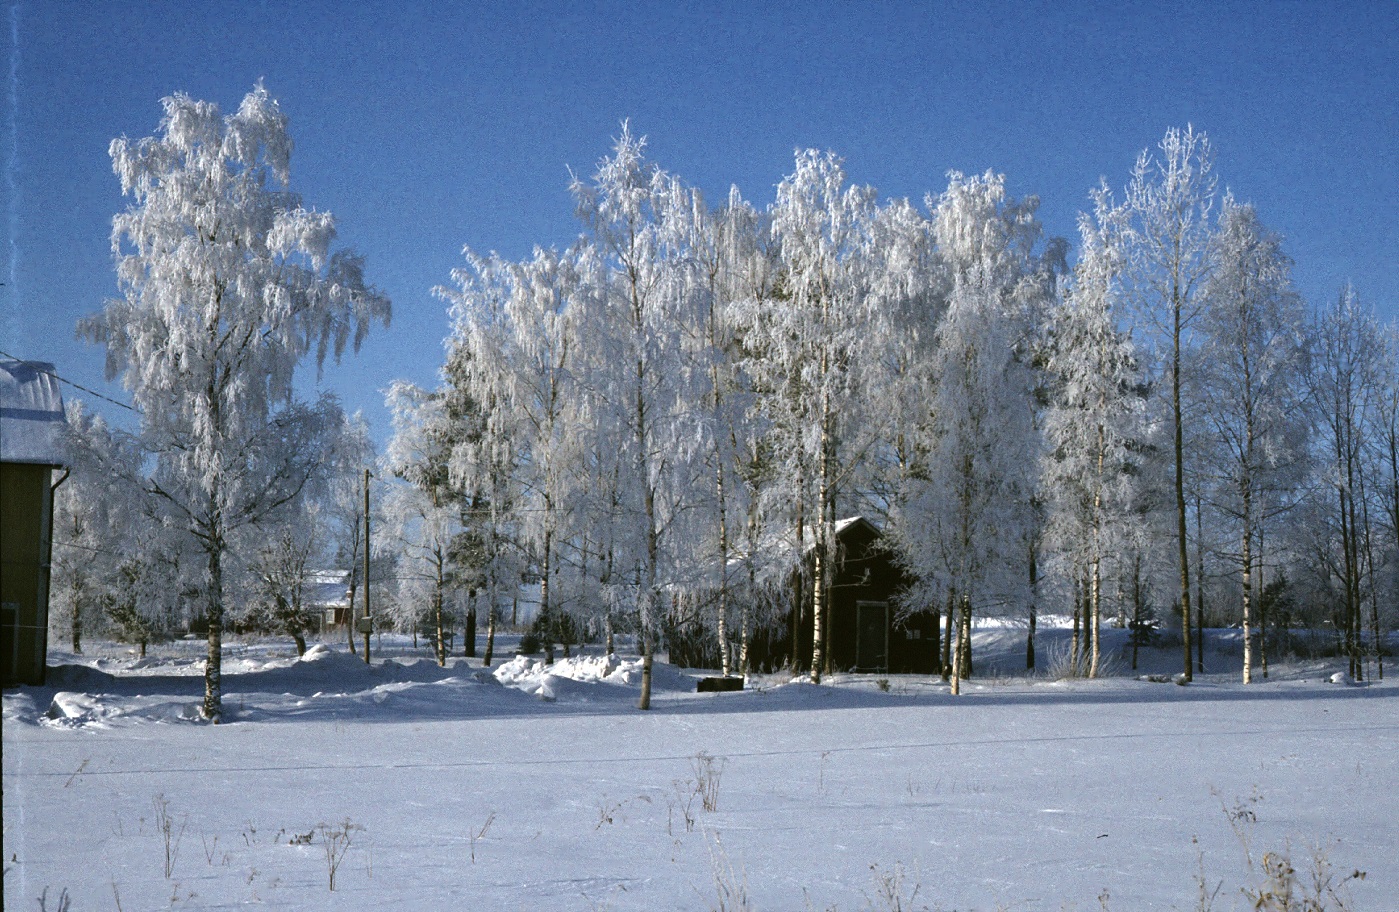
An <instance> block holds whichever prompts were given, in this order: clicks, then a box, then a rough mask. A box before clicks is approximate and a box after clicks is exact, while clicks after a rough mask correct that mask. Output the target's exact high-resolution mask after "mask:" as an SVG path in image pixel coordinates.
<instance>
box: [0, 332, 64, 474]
mask: <svg viewBox="0 0 1399 912" xmlns="http://www.w3.org/2000/svg"><path fill="white" fill-rule="evenodd" d="M66 423H67V422H66V419H65V418H64V416H63V395H62V393H60V392H59V389H58V378H57V377H55V376H54V373H53V365H52V364H49V363H48V362H45V361H17V360H15V359H13V358H3V359H0V462H23V463H29V464H31V465H53V466H56V465H62V464H63V429H64V427H65V425H66Z"/></svg>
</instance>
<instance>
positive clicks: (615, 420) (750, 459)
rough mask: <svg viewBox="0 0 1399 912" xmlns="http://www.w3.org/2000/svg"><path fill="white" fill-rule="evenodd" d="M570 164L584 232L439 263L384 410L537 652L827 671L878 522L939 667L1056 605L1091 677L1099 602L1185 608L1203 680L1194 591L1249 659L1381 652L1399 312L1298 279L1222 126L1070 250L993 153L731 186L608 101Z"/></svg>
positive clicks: (805, 167)
mask: <svg viewBox="0 0 1399 912" xmlns="http://www.w3.org/2000/svg"><path fill="white" fill-rule="evenodd" d="M571 192H572V196H573V199H574V203H575V206H576V212H577V215H578V218H579V220H580V224H581V231H580V234H579V236H578V238H577V240H576V241H575V243H574V244H573V245H572V246H571V247H569V248H568V249H567V250H565V251H558V250H554V249H542V248H540V249H536V250H535V251H534V253H533V254H532V255H531V256H530V257H527V258H525V259H523V260H521V261H519V262H514V261H508V260H506V259H503V258H501V257H499V256H497V255H494V254H492V255H489V256H482V255H480V254H477V253H475V252H473V251H470V250H467V251H466V252H465V265H464V266H463V267H462V268H460V269H458V270H456V271H455V272H454V274H453V276H452V280H453V281H452V283H451V285H449V286H446V287H444V288H439V289H438V290H437V293H438V294H439V295H440V296H441V297H442V298H443V299H444V300H445V301H446V303H447V304H448V307H449V309H450V315H451V319H452V323H453V331H452V335H451V337H450V339H449V340H448V356H447V360H446V364H445V365H444V367H443V371H442V375H441V385H440V387H439V388H438V389H436V390H433V391H421V390H418V391H414V393H413V396H411V397H407V398H400V400H396V401H401V403H402V407H401V408H400V414H401V415H403V416H405V422H406V423H405V424H404V425H403V426H402V427H401V428H400V430H399V434H400V438H396V440H398V439H415V437H414V435H422V434H424V433H428V434H431V435H436V437H435V438H434V439H437V440H439V441H440V443H441V446H440V449H439V451H438V452H437V453H436V454H435V455H433V456H431V457H426V456H425V457H423V461H420V462H419V463H415V464H414V465H417V466H419V467H422V466H427V465H429V464H431V465H433V466H435V468H434V469H432V470H431V471H430V472H429V474H431V475H432V476H433V477H434V478H440V479H444V480H445V484H446V488H445V489H443V492H442V493H443V496H445V497H446V498H447V499H449V500H450V501H451V502H452V504H453V506H452V507H451V512H452V515H453V516H454V517H456V518H457V519H459V522H460V525H459V526H458V529H457V534H458V535H459V536H464V537H469V538H471V540H473V541H475V542H478V543H480V545H479V546H478V547H476V548H474V549H470V553H471V554H472V555H473V557H471V558H469V559H466V562H465V564H464V569H465V570H466V571H467V572H465V573H464V577H463V578H466V579H468V580H469V583H468V584H466V585H469V589H470V592H471V598H472V605H473V606H476V605H479V606H481V607H480V610H482V611H484V612H485V613H486V614H487V615H488V617H489V620H488V623H490V624H491V625H494V624H495V623H496V622H497V621H498V620H499V618H500V617H501V613H502V610H503V609H504V607H505V606H507V605H508V604H511V603H514V602H517V601H518V597H519V593H520V592H521V591H522V590H521V585H520V582H519V581H520V580H524V581H525V582H526V587H527V588H528V587H529V586H533V587H535V588H534V589H533V590H531V591H532V592H536V593H537V595H535V596H534V598H536V599H537V611H538V614H537V617H536V620H535V629H536V631H537V632H538V634H539V636H540V637H541V639H542V640H543V641H544V642H545V645H546V647H547V648H549V649H550V651H551V656H550V657H551V658H552V649H553V646H552V643H553V642H554V641H555V640H557V641H559V642H560V643H561V644H563V646H564V648H565V649H567V648H568V646H569V645H571V644H572V643H573V642H574V641H575V640H576V639H577V638H579V637H588V638H596V639H599V640H605V641H606V643H607V644H608V648H609V650H610V649H611V648H612V644H613V641H614V636H615V635H616V634H617V633H618V632H626V633H628V634H633V635H635V637H636V642H637V648H638V650H639V651H640V653H641V655H642V656H643V657H644V658H645V660H646V662H647V665H648V668H649V662H650V660H651V657H652V656H653V655H654V654H655V653H656V652H657V651H658V649H661V648H665V649H668V650H669V652H670V655H671V658H672V660H677V659H680V660H683V661H685V662H687V663H689V664H695V665H700V666H703V667H714V668H718V669H721V670H722V671H723V672H724V673H726V674H727V673H732V672H746V671H748V670H750V669H754V668H759V667H764V663H765V662H767V661H768V660H769V657H770V656H771V655H773V654H774V649H776V650H778V651H781V650H785V653H784V661H786V662H789V663H790V664H791V666H792V667H793V669H794V670H796V671H798V672H800V673H802V674H806V675H809V676H810V677H811V679H812V680H813V681H819V680H820V678H821V676H822V675H823V674H825V673H827V672H829V671H831V670H832V669H831V668H830V666H829V662H828V659H827V658H826V657H825V656H823V652H822V644H823V639H822V633H821V631H822V625H823V624H824V623H828V622H829V618H828V611H829V608H828V605H829V597H830V587H831V585H832V580H833V574H834V572H835V571H834V567H835V566H836V565H837V564H838V562H839V560H840V558H841V555H840V553H839V548H838V547H837V539H836V534H835V533H836V530H837V529H838V527H839V524H840V523H841V521H842V520H844V519H847V518H849V517H853V516H857V515H859V516H864V517H866V518H868V519H871V520H872V521H873V522H875V523H876V524H877V525H878V526H880V527H881V528H882V529H883V530H884V532H885V533H886V540H887V541H888V542H889V543H890V545H891V547H892V548H893V549H894V550H895V552H896V554H897V556H898V560H899V562H900V564H901V566H902V567H903V568H904V569H905V570H906V571H907V574H908V578H909V580H910V585H909V586H908V587H907V589H906V591H905V592H904V594H903V596H902V604H903V608H904V610H905V612H912V611H928V610H932V611H933V612H935V613H936V616H937V617H938V618H939V622H940V623H941V624H944V625H945V633H944V635H943V636H941V637H940V645H941V650H942V655H941V657H940V665H941V667H942V669H943V673H944V675H945V676H946V677H948V678H949V680H950V681H951V682H952V685H953V688H954V690H955V689H956V688H957V686H958V682H959V681H960V680H961V678H963V677H964V676H966V675H967V674H970V673H971V671H972V656H971V649H970V633H971V629H972V621H973V618H974V617H976V616H994V617H998V618H1005V619H1011V620H1016V621H1021V622H1023V623H1024V624H1025V628H1026V630H1027V664H1029V665H1030V666H1031V667H1033V666H1034V664H1035V662H1036V650H1035V645H1034V632H1035V626H1036V621H1037V618H1038V617H1039V616H1040V615H1041V614H1045V613H1048V614H1053V615H1056V616H1070V617H1072V619H1073V624H1074V639H1073V647H1072V650H1073V654H1072V656H1071V657H1070V661H1071V665H1072V670H1073V672H1074V673H1081V674H1084V675H1087V676H1095V675H1097V674H1099V673H1100V670H1101V668H1102V666H1103V661H1104V657H1103V655H1102V646H1101V643H1100V640H1101V629H1102V626H1103V624H1105V623H1108V624H1116V625H1119V626H1124V627H1130V628H1131V629H1132V630H1133V632H1134V635H1133V642H1142V643H1144V642H1146V641H1147V640H1148V639H1151V638H1153V637H1154V638H1161V637H1166V638H1176V639H1178V641H1179V643H1180V645H1181V648H1182V654H1183V659H1182V665H1183V672H1184V674H1185V675H1187V676H1188V675H1190V674H1192V673H1193V672H1194V671H1195V670H1197V669H1199V668H1200V665H1199V663H1198V662H1197V661H1196V658H1194V657H1192V646H1193V647H1194V649H1195V653H1196V654H1198V657H1199V662H1202V661H1203V655H1204V653H1203V648H1202V645H1203V644H1202V643H1201V641H1200V636H1201V634H1202V630H1203V627H1204V626H1205V624H1206V621H1208V623H1209V625H1210V626H1212V627H1213V626H1227V625H1240V626H1242V627H1243V630H1244V634H1245V635H1244V637H1243V643H1244V647H1243V648H1244V655H1243V668H1244V671H1243V674H1244V678H1245V680H1250V679H1251V678H1252V676H1253V675H1254V674H1256V673H1259V671H1260V670H1261V673H1263V674H1266V661H1267V655H1268V650H1269V648H1272V649H1274V650H1276V649H1304V648H1340V649H1343V650H1344V651H1345V652H1346V654H1347V655H1348V656H1349V657H1350V659H1351V664H1352V673H1353V674H1356V675H1360V674H1362V673H1363V670H1362V668H1361V665H1362V663H1363V661H1364V659H1365V656H1366V655H1370V656H1371V657H1372V658H1373V657H1375V652H1376V650H1375V643H1376V642H1377V641H1378V639H1377V638H1378V637H1380V636H1381V635H1382V632H1383V630H1384V629H1385V628H1386V625H1388V624H1390V623H1392V621H1393V619H1394V614H1395V610H1396V608H1395V605H1394V592H1395V591H1396V589H1395V586H1394V580H1395V578H1396V577H1395V574H1396V569H1399V568H1397V567H1396V564H1397V563H1399V554H1396V545H1395V526H1396V522H1395V515H1394V514H1395V508H1394V500H1395V496H1394V495H1395V490H1396V489H1395V467H1394V463H1395V448H1394V432H1393V428H1394V423H1393V420H1392V419H1393V411H1394V410H1393V408H1391V407H1390V406H1391V405H1392V401H1391V400H1392V399H1393V397H1394V392H1393V390H1394V388H1395V376H1394V375H1395V368H1394V365H1395V363H1396V361H1399V358H1396V354H1397V353H1396V349H1395V342H1394V337H1395V332H1394V329H1393V327H1392V326H1383V325H1381V324H1380V323H1378V322H1377V321H1376V320H1375V318H1374V317H1373V316H1371V315H1369V312H1368V311H1367V310H1365V308H1364V307H1363V306H1362V305H1361V304H1359V303H1358V302H1356V301H1355V300H1354V295H1353V294H1352V293H1351V292H1349V291H1343V292H1342V293H1341V295H1340V298H1339V301H1338V303H1335V304H1334V305H1322V306H1319V307H1316V308H1310V309H1309V308H1308V307H1307V305H1306V304H1305V303H1304V302H1303V301H1302V300H1301V299H1300V297H1299V296H1298V295H1297V293H1296V292H1295V291H1294V290H1293V289H1292V286H1291V280H1290V275H1289V272H1290V266H1291V263H1290V261H1289V260H1288V258H1287V256H1286V254H1285V253H1284V252H1283V248H1282V240H1281V239H1280V238H1279V237H1278V236H1277V235H1276V234H1274V233H1273V232H1271V231H1270V230H1269V229H1268V228H1267V227H1266V226H1265V225H1264V224H1263V223H1262V221H1261V220H1260V218H1259V216H1258V214H1257V213H1256V212H1255V210H1254V208H1253V207H1252V206H1250V205H1248V204H1245V203H1241V202H1238V201H1237V200H1235V199H1234V198H1233V197H1232V196H1231V195H1230V194H1228V193H1220V191H1219V190H1218V188H1217V179H1216V177H1215V173H1214V159H1213V151H1212V149H1211V148H1210V145H1209V141H1208V138H1207V137H1206V136H1204V135H1203V134H1201V133H1197V132H1195V131H1194V130H1189V129H1187V130H1183V131H1182V130H1171V131H1168V132H1167V134H1166V135H1165V137H1164V139H1163V140H1162V142H1161V143H1160V144H1159V146H1158V147H1157V148H1156V149H1155V150H1150V151H1146V152H1143V154H1142V155H1141V157H1140V158H1139V159H1138V161H1137V162H1136V164H1135V167H1134V168H1133V169H1132V170H1131V172H1130V177H1129V181H1128V183H1127V185H1126V187H1125V188H1124V189H1123V191H1122V192H1121V194H1120V200H1119V199H1118V198H1117V197H1116V196H1115V194H1114V192H1113V191H1112V190H1111V189H1110V188H1109V186H1108V185H1107V184H1106V182H1105V183H1103V184H1102V185H1101V186H1100V187H1098V188H1096V189H1094V190H1093V191H1092V192H1091V193H1089V194H1088V196H1087V198H1086V202H1087V204H1088V205H1087V206H1086V211H1085V212H1084V213H1083V214H1082V215H1081V216H1080V220H1079V237H1078V239H1077V244H1076V245H1070V244H1069V243H1068V242H1067V241H1065V240H1063V239H1058V238H1047V237H1045V236H1044V234H1043V231H1042V229H1041V226H1040V223H1039V221H1038V218H1037V215H1036V210H1037V207H1038V200H1037V199H1036V198H1035V197H1027V198H1024V199H1016V198H1014V197H1012V196H1010V194H1009V193H1008V192H1007V189H1006V179H1005V177H1004V176H1003V175H1001V174H998V173H996V172H994V171H988V172H986V173H984V174H980V175H965V174H960V173H956V172H953V173H950V174H948V175H947V186H946V188H945V189H944V190H942V191H941V192H939V193H929V194H928V195H926V196H925V197H924V199H923V200H922V205H921V206H920V205H918V204H915V203H912V202H910V201H908V200H904V199H893V200H882V199H881V198H880V197H879V195H878V194H877V193H876V192H875V190H874V189H873V188H871V187H867V186H862V185H858V184H854V183H852V182H851V181H850V180H849V179H848V177H847V175H846V172H845V170H844V165H843V162H842V161H841V160H840V159H839V158H838V157H837V156H835V155H833V154H831V153H827V152H819V151H815V150H800V151H798V152H797V154H796V156H795V160H794V163H793V167H792V171H791V173H789V174H788V175H787V176H786V177H784V178H783V179H782V180H781V182H780V183H779V184H778V185H777V190H776V194H775V200H774V202H773V203H772V204H771V205H769V206H767V207H766V208H765V209H759V208H757V207H755V206H754V205H753V204H751V203H750V202H748V201H746V200H745V199H744V198H743V196H742V195H741V193H740V192H739V190H738V188H732V189H731V190H730V192H729V194H728V195H727V197H726V198H725V199H724V200H722V201H721V202H720V203H719V204H718V205H711V204H709V203H708V202H707V201H706V200H705V198H704V196H703V194H702V193H701V192H700V191H699V189H698V188H695V187H693V186H690V185H688V184H686V183H684V182H683V181H682V180H681V179H680V178H679V177H677V176H675V175H673V174H671V173H670V172H668V171H666V170H665V169H664V168H663V167H661V166H660V165H659V164H656V163H654V162H651V161H650V160H648V159H647V157H646V144H645V140H644V139H643V138H640V137H637V136H636V135H634V134H633V133H632V132H631V131H630V129H629V128H628V127H627V126H626V125H625V124H624V125H623V129H622V131H621V135H620V136H619V137H618V138H617V140H616V142H615V144H614V146H613V148H612V150H611V152H610V154H609V155H607V156H606V157H604V158H603V159H602V160H601V161H600V162H599V163H598V165H597V167H596V169H595V171H594V172H593V173H592V174H591V176H589V177H586V178H583V177H580V178H576V179H575V180H574V181H573V184H572V187H571ZM396 395H397V394H396ZM410 401H411V402H418V401H431V402H436V403H444V402H449V401H455V402H457V403H459V404H460V407H459V408H458V410H457V411H456V412H455V413H453V414H452V415H451V416H450V417H448V418H446V419H445V423H444V419H443V417H442V416H441V415H440V414H438V413H434V415H428V414H427V413H425V412H418V413H414V409H415V408H418V407H417V406H410V405H409V403H410ZM415 414H416V417H414V416H415ZM434 416H435V417H434ZM405 435H406V436H405ZM1386 435H1388V436H1386ZM400 446H401V444H399V443H397V442H396V444H395V447H400ZM422 470H423V469H421V468H413V467H412V466H410V465H409V464H408V463H404V464H401V465H399V466H398V467H397V468H396V469H395V471H396V473H397V474H399V475H400V476H401V477H403V478H411V476H412V475H413V473H414V472H417V471H422ZM415 484H416V485H417V487H419V488H420V489H421V488H422V485H421V484H420V483H415ZM462 553H463V555H465V553H466V552H465V551H463V552H462ZM471 610H473V611H474V610H476V608H475V607H473V608H472V609H471ZM794 618H796V619H800V618H806V619H808V622H809V624H810V626H811V627H812V628H813V633H811V634H808V635H807V636H808V637H809V638H810V639H809V641H803V642H794V641H793V636H794V631H796V630H798V629H800V625H799V624H796V623H794V621H793V619H794ZM1192 627H1194V628H1195V629H1193V630H1192ZM1302 628H1306V629H1307V630H1313V631H1314V630H1316V629H1326V630H1328V631H1330V634H1329V635H1327V636H1324V637H1322V638H1321V640H1318V639H1317V638H1316V637H1310V638H1308V637H1305V636H1303V635H1302V634H1301V633H1300V631H1301V629H1302ZM565 630H566V631H567V633H566V634H565V633H562V632H561V631H565ZM646 700H647V693H646V690H645V688H644V689H643V697H642V702H643V704H644V703H645V702H646Z"/></svg>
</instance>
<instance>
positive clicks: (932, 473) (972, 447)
mask: <svg viewBox="0 0 1399 912" xmlns="http://www.w3.org/2000/svg"><path fill="white" fill-rule="evenodd" d="M929 202H930V204H931V203H932V200H930V201H929ZM1036 206H1037V201H1036V200H1034V199H1029V200H1026V201H1023V202H1017V201H1014V200H1010V199H1008V198H1007V196H1006V193H1005V180H1004V177H1002V176H1000V175H997V174H994V173H991V172H988V173H986V174H985V175H983V176H981V177H972V178H966V177H964V176H963V175H961V174H958V173H956V172H953V173H952V175H951V180H950V182H949V186H948V188H947V190H946V191H945V192H944V193H943V194H942V196H941V197H940V198H939V199H938V200H937V203H936V209H935V212H934V219H933V221H934V229H933V230H934V237H935V240H936V242H937V247H938V255H939V257H940V258H941V259H942V261H943V263H944V264H945V267H946V268H947V270H948V280H947V281H948V284H949V287H950V291H949V294H948V299H947V308H946V313H945V314H943V316H942V317H941V319H940V320H939V321H938V323H937V327H936V331H935V338H934V341H933V347H932V352H931V355H930V357H929V359H928V361H927V362H926V367H925V370H926V371H927V372H928V375H927V376H928V388H929V394H928V399H927V400H926V402H925V403H924V405H923V412H922V414H921V415H920V421H919V424H918V435H919V440H918V443H917V448H918V450H919V453H920V463H921V468H920V471H919V472H917V473H914V474H913V475H911V476H910V478H909V480H908V483H907V485H906V487H905V490H904V493H903V495H902V497H901V499H900V501H901V502H900V506H899V510H898V513H897V516H896V520H897V522H896V525H895V534H896V538H897V541H898V542H899V545H900V549H901V552H902V554H903V560H904V562H905V564H906V565H907V566H908V567H909V569H910V570H911V572H912V573H913V574H914V575H915V577H917V579H918V580H919V583H920V595H921V597H922V599H923V600H924V601H931V600H938V601H944V600H945V601H946V603H947V604H948V605H949V611H951V609H952V607H955V608H956V610H957V634H956V639H955V647H954V646H953V643H952V640H953V638H952V636H951V631H950V630H949V635H948V636H947V637H946V638H945V640H944V642H943V649H944V654H945V655H946V654H947V651H948V650H949V649H952V655H951V657H950V659H949V661H947V662H945V663H944V664H945V666H948V668H947V670H948V671H950V674H951V679H952V686H953V691H954V693H955V692H957V691H958V690H959V689H960V681H961V679H962V678H963V677H965V676H966V675H967V674H969V673H970V670H971V640H970V637H971V621H972V612H973V609H974V608H976V607H980V608H982V609H983V610H984V609H986V608H990V607H995V606H1003V605H1006V604H1008V603H1013V602H1016V601H1018V600H1019V599H1020V598H1021V596H1022V595H1023V593H1024V590H1025V586H1026V584H1027V582H1028V579H1029V572H1028V568H1026V567H1025V566H1024V564H1025V560H1026V557H1027V553H1026V551H1025V548H1024V542H1025V537H1026V536H1025V528H1026V524H1027V523H1028V522H1029V520H1030V517H1029V516H1028V511H1029V510H1030V508H1031V497H1032V492H1033V489H1034V487H1035V485H1034V471H1035V469H1034V467H1035V466H1036V465H1037V463H1038V459H1039V439H1038V434H1037V431H1036V428H1035V423H1034V409H1035V402H1034V388H1035V385H1036V382H1037V381H1036V380H1035V377H1034V376H1033V368H1032V366H1031V364H1030V356H1031V351H1030V346H1029V343H1030V341H1031V339H1030V335H1031V333H1032V332H1033V329H1034V327H1036V326H1038V325H1039V324H1040V322H1041V319H1042V311H1043V308H1044V307H1045V306H1046V304H1047V302H1048V300H1049V297H1050V295H1052V293H1053V289H1054V274H1053V272H1052V270H1051V269H1050V268H1049V261H1048V260H1046V259H1045V258H1044V257H1042V256H1040V255H1037V253H1036V249H1035V248H1036V244H1037V242H1038V240H1039V223H1038V221H1037V220H1036V219H1035V217H1034V211H1035V208H1036ZM1045 253H1046V254H1048V255H1050V256H1054V255H1056V254H1054V253H1053V252H1052V251H1046V252H1045ZM950 618H951V614H949V626H950Z"/></svg>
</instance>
